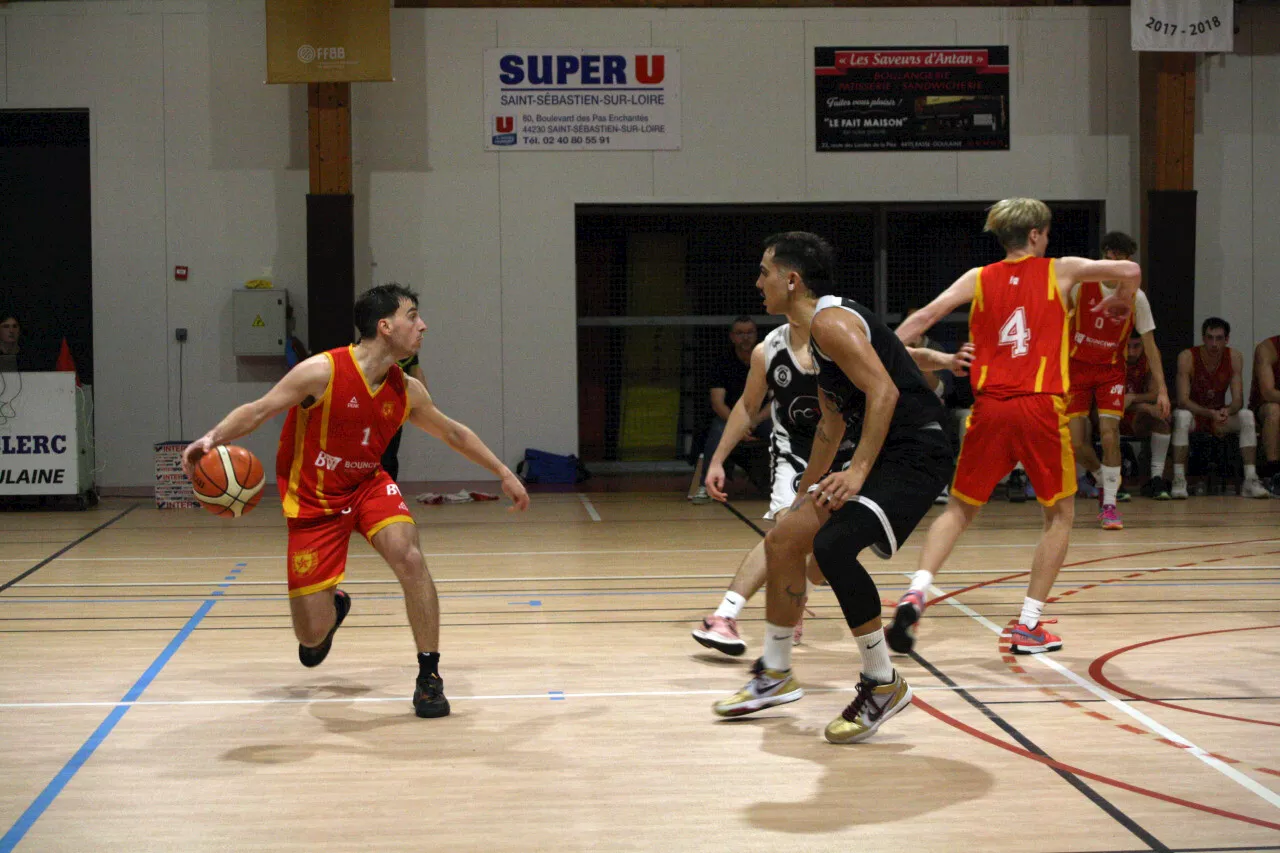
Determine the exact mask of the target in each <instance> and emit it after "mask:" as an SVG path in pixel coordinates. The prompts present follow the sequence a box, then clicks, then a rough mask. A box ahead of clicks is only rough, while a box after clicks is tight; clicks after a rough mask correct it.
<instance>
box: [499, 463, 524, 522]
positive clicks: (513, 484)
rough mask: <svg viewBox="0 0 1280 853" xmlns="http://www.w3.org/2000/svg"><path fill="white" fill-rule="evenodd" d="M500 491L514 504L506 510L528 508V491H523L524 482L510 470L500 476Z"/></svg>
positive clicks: (515, 510)
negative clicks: (503, 475)
mask: <svg viewBox="0 0 1280 853" xmlns="http://www.w3.org/2000/svg"><path fill="white" fill-rule="evenodd" d="M502 493H503V494H504V495H506V496H507V497H509V498H511V503H512V504H514V506H512V507H510V508H509V509H508V512H524V511H525V510H526V509H528V508H529V493H528V492H526V491H525V489H524V483H522V482H520V478H519V477H517V476H516V475H515V474H513V473H511V472H510V471H508V472H507V476H505V477H503V478H502Z"/></svg>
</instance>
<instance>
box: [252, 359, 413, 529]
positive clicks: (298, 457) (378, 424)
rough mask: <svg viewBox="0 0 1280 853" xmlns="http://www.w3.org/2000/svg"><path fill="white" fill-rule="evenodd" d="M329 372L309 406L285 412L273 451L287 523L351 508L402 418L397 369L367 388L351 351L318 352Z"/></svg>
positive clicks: (405, 408)
mask: <svg viewBox="0 0 1280 853" xmlns="http://www.w3.org/2000/svg"><path fill="white" fill-rule="evenodd" d="M324 356H325V358H327V359H329V363H330V367H331V369H332V373H331V375H330V377H329V385H328V387H327V388H325V391H324V394H323V395H321V397H320V399H318V400H316V401H315V403H313V404H312V405H311V406H309V407H308V408H305V409H304V408H302V407H301V406H294V407H293V408H292V409H290V410H289V416H288V417H287V418H286V419H285V422H284V428H283V429H281V431H280V449H279V450H278V451H277V453H276V482H277V484H278V485H279V487H280V498H281V501H282V503H283V505H284V514H285V516H286V517H288V518H320V517H323V516H326V515H333V514H334V513H339V512H344V511H350V508H351V507H350V504H351V501H352V498H353V497H354V496H355V494H356V492H357V490H358V489H359V488H360V486H362V485H363V484H364V483H365V482H366V481H368V480H369V479H371V478H372V477H373V476H374V475H376V474H377V473H378V471H380V470H381V461H382V454H383V451H385V450H386V449H387V444H388V443H390V441H391V439H392V437H393V436H394V435H395V434H396V430H398V429H400V427H401V426H402V425H403V424H404V421H405V418H406V417H408V415H409V404H408V396H407V395H406V393H405V381H404V372H403V371H401V370H400V367H399V366H398V365H395V364H393V365H391V368H390V369H389V370H388V371H387V376H386V379H384V380H383V381H382V384H381V385H379V386H378V387H377V388H373V387H372V386H370V385H369V381H368V380H367V379H366V378H365V375H364V372H363V371H362V370H361V369H360V365H359V363H358V362H357V361H356V358H355V353H354V352H353V350H352V348H351V347H349V346H347V347H339V348H338V349H332V350H329V351H328V352H326V353H324Z"/></svg>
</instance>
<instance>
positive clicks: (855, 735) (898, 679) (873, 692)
mask: <svg viewBox="0 0 1280 853" xmlns="http://www.w3.org/2000/svg"><path fill="white" fill-rule="evenodd" d="M857 689H858V695H857V696H855V697H854V700H853V701H852V702H850V703H849V706H848V707H847V708H845V709H844V711H842V712H841V713H840V716H838V717H836V718H835V719H834V720H832V721H831V722H830V723H828V724H827V730H826V732H825V736H826V738H827V740H828V741H829V742H830V743H859V742H861V741H864V740H866V739H867V738H869V737H871V736H872V735H873V734H875V733H876V729H878V728H880V725H881V724H882V723H883V722H884V721H885V720H887V719H889V718H890V717H892V716H893V715H894V714H896V713H898V712H899V711H901V710H902V709H903V708H905V707H907V705H909V704H910V703H911V685H909V684H907V682H906V680H905V679H904V678H903V677H902V674H901V673H899V672H898V671H897V670H894V672H893V681H890V682H889V683H888V684H880V683H879V682H877V681H872V680H871V679H870V678H867V677H866V676H865V675H862V676H859V679H858V688H857Z"/></svg>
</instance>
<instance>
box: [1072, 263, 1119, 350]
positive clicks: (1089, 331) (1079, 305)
mask: <svg viewBox="0 0 1280 853" xmlns="http://www.w3.org/2000/svg"><path fill="white" fill-rule="evenodd" d="M1105 298H1106V294H1104V293H1103V292H1102V285H1101V284H1099V283H1098V282H1096V281H1086V282H1082V283H1081V284H1080V290H1079V292H1078V295H1077V297H1076V307H1075V312H1076V316H1075V323H1074V324H1073V325H1074V328H1073V329H1072V331H1071V360H1072V361H1081V362H1085V363H1086V364H1119V363H1120V359H1121V358H1123V357H1124V348H1125V344H1126V343H1127V342H1128V340H1129V332H1130V331H1131V330H1132V329H1133V311H1130V312H1129V313H1128V314H1126V315H1125V316H1124V317H1123V318H1115V317H1109V316H1107V315H1105V314H1101V313H1095V312H1094V310H1093V308H1094V306H1095V305H1097V304H1098V303H1099V302H1101V301H1102V300H1103V299H1105Z"/></svg>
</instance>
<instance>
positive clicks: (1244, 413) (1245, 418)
mask: <svg viewBox="0 0 1280 853" xmlns="http://www.w3.org/2000/svg"><path fill="white" fill-rule="evenodd" d="M1237 414H1238V415H1239V416H1240V426H1242V427H1244V426H1248V427H1251V426H1255V425H1256V421H1254V419H1253V411H1252V410H1250V409H1241V410H1240V411H1239V412H1237Z"/></svg>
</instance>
